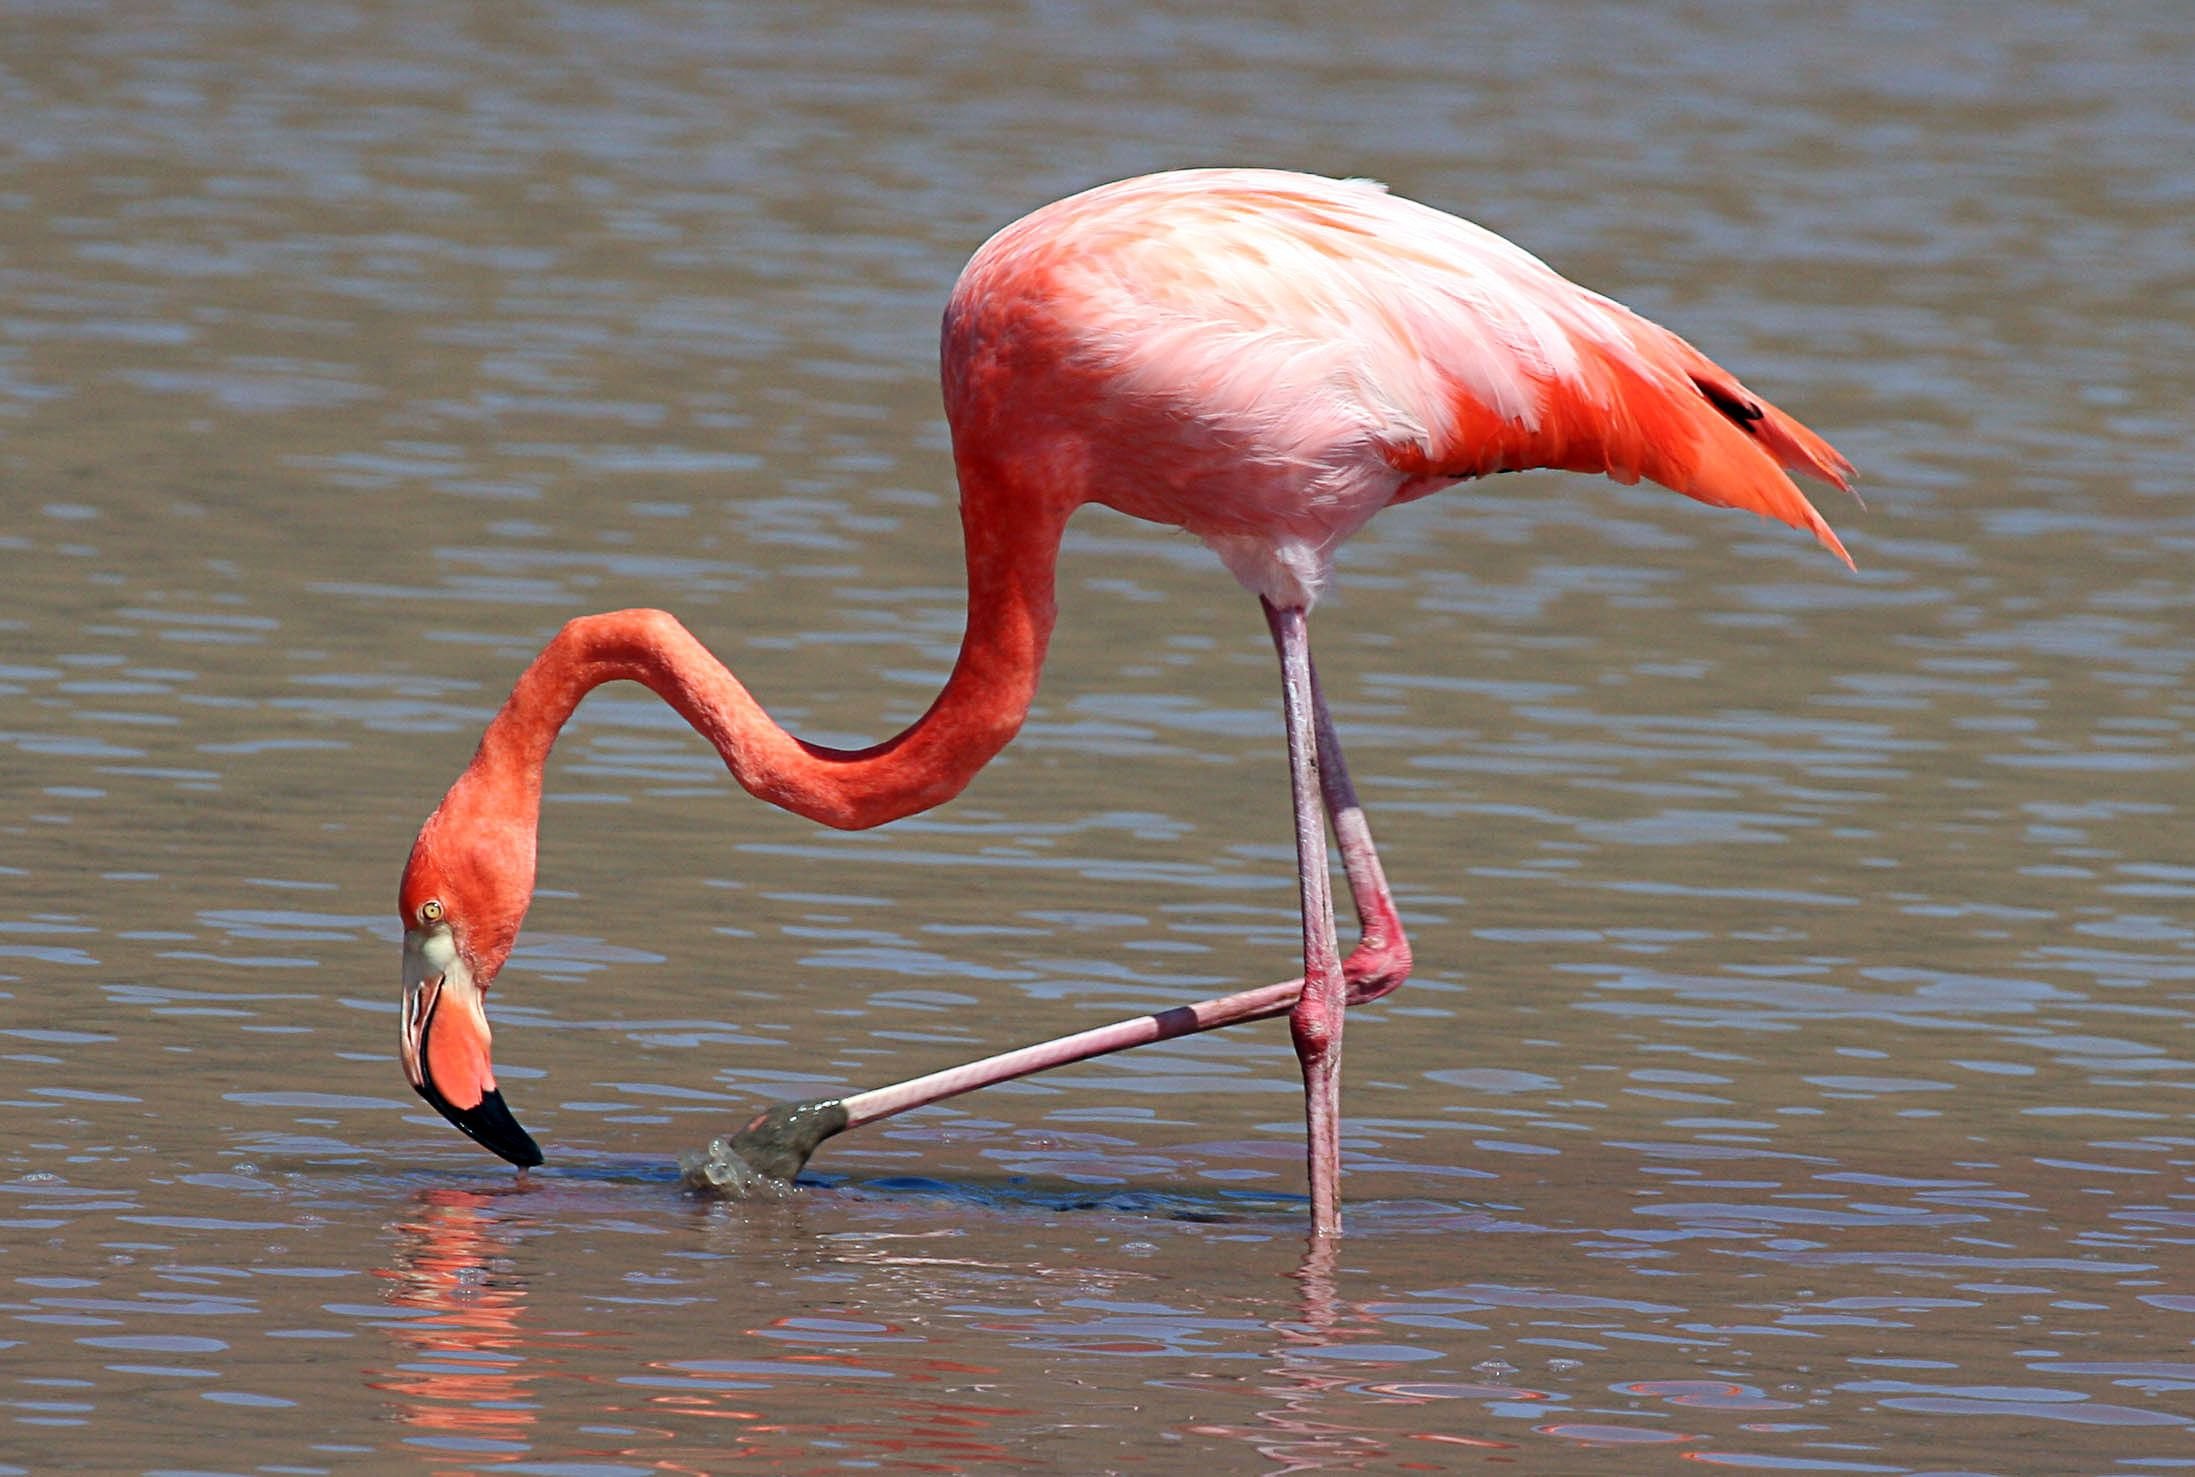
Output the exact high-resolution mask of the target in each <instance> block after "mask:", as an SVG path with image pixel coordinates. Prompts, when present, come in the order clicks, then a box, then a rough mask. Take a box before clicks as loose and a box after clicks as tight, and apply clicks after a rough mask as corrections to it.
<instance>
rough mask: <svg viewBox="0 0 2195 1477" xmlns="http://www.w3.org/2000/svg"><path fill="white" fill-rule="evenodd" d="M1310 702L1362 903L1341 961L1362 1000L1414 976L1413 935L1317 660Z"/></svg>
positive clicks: (1324, 773)
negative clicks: (1352, 942) (1353, 938)
mask: <svg viewBox="0 0 2195 1477" xmlns="http://www.w3.org/2000/svg"><path fill="white" fill-rule="evenodd" d="M1311 702H1312V706H1313V707H1314V708H1315V709H1316V710H1317V714H1318V745H1319V747H1318V755H1319V788H1320V791H1321V792H1322V793H1323V795H1324V796H1325V800H1326V814H1327V816H1328V817H1329V818H1330V819H1331V820H1332V821H1333V823H1334V838H1335V840H1336V841H1338V842H1339V843H1340V845H1341V865H1342V870H1343V872H1344V873H1345V874H1346V875H1347V876H1348V878H1349V896H1350V899H1351V900H1352V901H1353V902H1355V904H1356V907H1357V928H1358V936H1357V946H1356V947H1355V948H1354V949H1351V950H1350V951H1349V957H1348V958H1347V959H1345V960H1343V961H1342V966H1341V969H1342V975H1343V977H1344V978H1345V979H1347V980H1348V982H1349V1003H1350V1004H1351V1005H1362V1004H1364V1003H1365V1002H1366V1001H1369V1000H1377V999H1379V998H1380V997H1381V996H1382V995H1385V994H1388V993H1389V992H1391V991H1392V990H1394V988H1395V987H1396V986H1398V985H1400V984H1401V983H1402V982H1403V981H1404V980H1406V979H1408V978H1409V977H1410V940H1409V939H1408V938H1407V937H1405V936H1404V934H1403V931H1402V915H1401V914H1400V913H1398V912H1396V911H1395V899H1394V895H1393V894H1392V893H1390V892H1389V891H1388V890H1387V872H1386V869H1385V868H1383V867H1381V866H1380V859H1379V852H1378V851H1376V850H1375V849H1374V848H1373V846H1372V827H1371V825H1370V823H1368V822H1367V821H1366V820H1365V818H1364V807H1363V806H1362V805H1360V804H1358V803H1357V790H1356V786H1354V785H1352V784H1350V783H1349V766H1348V764H1347V763H1346V762H1345V761H1344V760H1343V758H1342V753H1341V739H1340V737H1339V736H1338V735H1337V734H1336V733H1335V732H1334V715H1333V714H1331V713H1329V712H1328V711H1327V710H1326V694H1325V692H1324V691H1322V690H1321V689H1320V687H1319V674H1318V668H1317V667H1316V666H1313V667H1312V668H1311Z"/></svg>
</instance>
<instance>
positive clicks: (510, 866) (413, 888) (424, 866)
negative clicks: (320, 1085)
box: [397, 784, 541, 1169]
mask: <svg viewBox="0 0 2195 1477" xmlns="http://www.w3.org/2000/svg"><path fill="white" fill-rule="evenodd" d="M462 789H463V786H462V784H461V785H460V787H459V790H454V791H452V793H451V795H450V797H449V798H448V799H446V800H445V801H444V802H443V804H442V808H441V809H439V810H437V811H436V812H435V813H434V815H432V816H431V817H429V818H428V820H427V824H426V825H425V826H424V827H423V828H421V830H420V833H419V839H418V840H417V841H415V842H414V843H413V844H412V854H411V859H410V860H409V861H408V862H406V863H405V864H404V881H403V884H402V886H401V887H400V888H399V889H398V893H397V913H398V916H399V917H400V918H401V919H402V920H403V924H404V1012H403V1025H402V1036H401V1038H400V1039H401V1054H402V1057H403V1062H404V1075H405V1076H406V1077H407V1078H409V1079H410V1081H411V1084H412V1089H413V1091H415V1092H417V1093H418V1094H419V1095H420V1096H421V1097H423V1098H425V1099H426V1100H427V1101H428V1103H430V1104H432V1105H433V1107H434V1110H435V1111H436V1112H438V1113H440V1114H441V1115H442V1116H443V1117H445V1118H447V1119H449V1120H450V1122H452V1123H454V1124H456V1125H457V1127H458V1130H459V1131H460V1132H462V1133H463V1134H464V1135H465V1136H466V1137H467V1138H470V1139H472V1140H473V1141H474V1142H475V1143H477V1144H479V1145H480V1146H481V1147H482V1148H484V1149H487V1150H488V1151H489V1152H490V1153H494V1154H499V1155H501V1156H502V1157H503V1158H505V1159H508V1160H509V1161H510V1162H511V1163H513V1164H515V1165H517V1166H519V1167H520V1168H521V1169H526V1168H531V1167H532V1166H534V1165H536V1164H539V1163H540V1162H541V1149H540V1147H539V1146H538V1145H537V1144H535V1143H534V1141H533V1139H532V1137H531V1136H530V1135H528V1134H527V1132H526V1130H525V1129H523V1128H521V1127H519V1126H518V1120H517V1119H516V1118H513V1117H512V1116H511V1110H510V1109H509V1108H507V1107H506V1106H504V1103H503V1094H502V1093H501V1092H499V1091H497V1090H496V1085H495V1069H494V1065H493V1063H492V1061H491V1060H490V1057H489V1054H488V1043H489V1033H488V1011H487V992H488V984H489V982H490V981H491V980H493V979H494V978H495V975H496V972H497V971H498V970H500V969H501V968H502V967H503V962H504V960H506V959H508V958H509V957H510V952H511V945H512V944H513V943H514V942H515V941H516V940H517V938H518V925H519V922H520V920H521V919H523V918H524V917H525V913H526V905H527V903H528V902H529V901H531V900H532V897H533V872H534V844H533V842H534V837H533V827H532V826H531V825H524V826H518V825H512V824H509V823H502V824H498V823H495V822H486V823H482V822H480V821H477V820H473V819H470V818H468V817H467V815H466V811H467V810H468V809H469V807H465V806H463V805H461V804H460V802H461V801H462V800H463V799H464V798H465V797H464V796H463V795H462V794H461V791H462Z"/></svg>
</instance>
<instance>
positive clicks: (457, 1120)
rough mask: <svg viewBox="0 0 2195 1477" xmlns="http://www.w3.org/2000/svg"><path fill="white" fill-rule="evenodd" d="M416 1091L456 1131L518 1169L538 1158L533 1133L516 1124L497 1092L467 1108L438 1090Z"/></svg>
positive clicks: (539, 1154) (524, 1167) (535, 1161)
mask: <svg viewBox="0 0 2195 1477" xmlns="http://www.w3.org/2000/svg"><path fill="white" fill-rule="evenodd" d="M419 1095H420V1096H421V1097H423V1098H425V1099H426V1100H427V1101H428V1102H429V1103H431V1104H433V1105H434V1110H435V1111H436V1112H438V1113H440V1114H441V1115H442V1116H443V1117H445V1118H447V1119H449V1120H450V1122H451V1123H453V1124H455V1125H456V1126H457V1131H458V1132H459V1133H462V1134H464V1135H465V1137H467V1138H469V1139H471V1140H472V1141H473V1142H474V1143H476V1144H478V1145H480V1147H481V1148H483V1149H486V1150H487V1151H488V1152H489V1153H491V1154H494V1155H496V1156H498V1157H499V1158H503V1159H507V1160H509V1161H510V1162H511V1163H513V1164H515V1165H517V1166H518V1167H519V1168H520V1169H532V1168H533V1167H534V1166H535V1165H537V1164H539V1163H541V1162H542V1160H541V1146H540V1145H539V1144H537V1143H535V1142H534V1141H533V1135H532V1134H530V1133H528V1132H526V1130H525V1129H523V1128H520V1127H519V1126H518V1120H517V1119H516V1118H513V1117H512V1116H511V1110H510V1108H509V1107H507V1106H506V1105H505V1104H504V1102H503V1094H502V1093H501V1092H490V1093H488V1094H487V1095H485V1096H484V1097H482V1098H481V1099H480V1101H479V1102H478V1103H477V1104H475V1105H474V1106H473V1107H470V1108H455V1107H452V1106H451V1105H450V1103H449V1101H448V1100H447V1099H445V1098H444V1097H443V1096H442V1095H441V1094H440V1093H437V1092H430V1091H428V1090H427V1089H425V1088H422V1089H420V1093H419Z"/></svg>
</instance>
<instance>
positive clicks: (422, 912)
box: [419, 897, 442, 923]
mask: <svg viewBox="0 0 2195 1477" xmlns="http://www.w3.org/2000/svg"><path fill="white" fill-rule="evenodd" d="M419 921H420V922H422V923H440V922H441V921H442V899H440V898H436V897H431V898H428V899H427V900H426V901H425V902H423V903H421V904H420V905H419Z"/></svg>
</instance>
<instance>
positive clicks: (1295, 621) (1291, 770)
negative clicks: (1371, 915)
mask: <svg viewBox="0 0 2195 1477" xmlns="http://www.w3.org/2000/svg"><path fill="white" fill-rule="evenodd" d="M1265 621H1266V624H1267V625H1269V626H1271V627H1272V630H1273V645H1274V646H1275V647H1276V648H1278V650H1279V652H1280V673H1281V704H1282V708H1283V711H1284V712H1285V713H1286V715H1287V720H1288V778H1289V784H1290V787H1291V789H1292V790H1293V792H1294V796H1295V809H1296V880H1297V887H1298V894H1299V897H1300V899H1301V902H1302V910H1303V994H1302V995H1301V996H1300V997H1299V998H1298V999H1297V1001H1296V1008H1295V1009H1294V1010H1292V1011H1290V1012H1289V1014H1288V1031H1289V1035H1290V1036H1291V1037H1293V1038H1294V1040H1295V1045H1296V1060H1297V1061H1298V1062H1299V1063H1301V1064H1302V1067H1303V1105H1304V1125H1305V1129H1306V1133H1307V1136H1308V1140H1309V1144H1308V1148H1307V1151H1306V1152H1307V1157H1306V1164H1307V1168H1308V1170H1309V1175H1310V1181H1311V1234H1312V1235H1314V1236H1339V1235H1340V1234H1341V1034H1342V1018H1343V1010H1344V1007H1345V1005H1346V1004H1347V994H1346V991H1345V988H1344V986H1343V983H1342V973H1341V946H1340V945H1339V944H1338V943H1337V942H1336V941H1335V938H1334V887H1333V879H1332V878H1331V876H1330V875H1329V874H1328V872H1327V864H1326V816H1325V813H1324V811H1323V809H1322V808H1321V807H1322V803H1323V802H1322V800H1321V796H1320V791H1321V785H1320V781H1319V750H1318V717H1317V708H1318V703H1317V700H1316V699H1315V698H1314V697H1313V695H1312V690H1311V640H1310V633H1309V630H1308V622H1307V621H1306V619H1305V612H1304V611H1303V610H1302V609H1301V608H1300V607H1291V608H1288V609H1285V610H1284V609H1279V608H1277V607H1275V606H1273V605H1271V604H1270V603H1268V604H1267V605H1266V606H1265Z"/></svg>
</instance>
